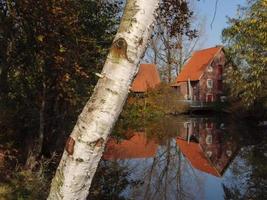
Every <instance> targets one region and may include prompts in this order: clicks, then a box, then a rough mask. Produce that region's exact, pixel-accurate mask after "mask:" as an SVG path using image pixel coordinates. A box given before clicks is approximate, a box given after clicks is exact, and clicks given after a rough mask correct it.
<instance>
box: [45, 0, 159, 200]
mask: <svg viewBox="0 0 267 200" xmlns="http://www.w3.org/2000/svg"><path fill="white" fill-rule="evenodd" d="M158 3H159V0H128V1H127V2H126V5H125V9H124V14H123V17H122V19H121V24H120V27H119V30H118V32H117V34H116V36H115V39H114V41H113V44H112V47H111V49H110V52H109V54H108V56H107V59H106V62H105V64H104V68H103V70H102V72H101V74H96V75H97V76H99V80H98V83H97V85H96V87H95V89H94V92H93V94H92V96H91V98H90V100H89V101H88V102H87V104H86V105H85V107H84V109H83V111H82V113H81V114H80V116H79V117H78V120H77V123H76V125H75V127H74V129H73V131H72V133H71V135H70V137H69V139H68V141H67V143H66V146H65V151H64V153H63V156H62V158H61V161H60V164H59V166H58V169H57V171H56V174H55V177H54V178H53V180H52V184H51V189H50V194H49V196H48V199H50V200H57V199H71V200H73V199H79V200H80V199H86V197H87V195H88V193H89V188H90V185H91V181H92V179H93V176H94V173H95V171H96V168H97V165H98V162H99V160H100V158H101V156H102V153H103V150H104V146H105V143H106V141H107V138H108V135H109V133H110V132H111V130H112V128H113V126H114V124H115V122H116V120H117V118H118V116H119V114H120V112H121V110H122V108H123V104H124V103H125V100H126V98H127V95H128V92H129V87H130V85H131V82H132V79H133V77H134V75H135V74H136V72H137V69H138V68H137V65H138V62H139V60H140V58H141V57H142V56H143V55H144V52H145V49H146V45H147V41H148V39H149V38H150V35H151V30H152V28H153V22H154V19H155V15H156V14H155V13H156V9H157V7H158Z"/></svg>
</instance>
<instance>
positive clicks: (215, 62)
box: [172, 46, 225, 102]
mask: <svg viewBox="0 0 267 200" xmlns="http://www.w3.org/2000/svg"><path fill="white" fill-rule="evenodd" d="M224 65H225V54H224V51H223V47H222V46H216V47H212V48H208V49H202V50H199V51H196V52H194V53H193V55H192V57H191V58H190V59H189V60H188V62H187V63H186V64H185V66H184V67H183V69H182V71H181V73H180V74H179V75H178V76H177V78H176V81H175V83H174V84H173V85H172V86H173V87H175V88H176V89H177V90H178V92H179V93H180V94H181V95H183V96H184V98H185V99H186V100H192V101H199V102H213V101H217V100H220V97H221V96H222V95H223V76H222V75H223V69H224Z"/></svg>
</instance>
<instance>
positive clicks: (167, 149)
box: [88, 116, 267, 200]
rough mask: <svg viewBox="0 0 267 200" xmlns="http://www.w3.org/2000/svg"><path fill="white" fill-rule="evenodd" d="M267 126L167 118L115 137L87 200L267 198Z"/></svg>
mask: <svg viewBox="0 0 267 200" xmlns="http://www.w3.org/2000/svg"><path fill="white" fill-rule="evenodd" d="M266 135H267V133H266V130H265V128H264V127H262V128H259V127H257V126H248V123H244V122H243V123H242V122H240V121H234V120H232V119H230V118H229V117H223V118H216V117H211V116H209V117H207V116H206V117H204V116H203V117H200V116H198V117H179V118H177V117H176V118H174V117H166V118H163V119H161V120H160V121H158V122H157V123H154V124H151V125H149V126H148V127H146V128H142V127H140V128H137V129H135V130H133V129H129V130H128V131H125V132H124V133H123V134H122V137H121V136H120V137H117V138H111V139H110V140H109V141H108V143H107V145H106V150H105V152H104V155H103V158H102V160H101V162H100V165H99V167H98V170H97V173H96V176H95V178H94V180H93V184H92V187H91V192H90V197H89V198H88V199H116V200H117V199H133V200H139V199H140V200H141V199H142V200H143V199H144V200H165V199H166V200H172V199H190V200H191V199H201V200H202V199H210V200H220V199H234V200H235V199H267V196H266V195H267V146H266V141H267V139H266Z"/></svg>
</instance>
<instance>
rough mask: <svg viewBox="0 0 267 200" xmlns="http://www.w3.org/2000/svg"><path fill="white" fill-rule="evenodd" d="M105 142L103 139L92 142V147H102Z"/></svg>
mask: <svg viewBox="0 0 267 200" xmlns="http://www.w3.org/2000/svg"><path fill="white" fill-rule="evenodd" d="M104 141H105V140H104V139H103V138H102V137H101V138H99V139H98V140H96V141H94V142H91V143H90V145H91V146H93V147H101V146H102V145H103V143H104Z"/></svg>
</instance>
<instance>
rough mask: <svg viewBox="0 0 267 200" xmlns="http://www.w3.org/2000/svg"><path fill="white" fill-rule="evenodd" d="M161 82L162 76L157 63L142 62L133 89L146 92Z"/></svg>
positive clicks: (133, 90) (136, 91)
mask: <svg viewBox="0 0 267 200" xmlns="http://www.w3.org/2000/svg"><path fill="white" fill-rule="evenodd" d="M159 84H160V76H159V72H158V70H157V66H156V65H155V64H140V67H139V71H138V73H137V75H136V77H135V78H134V80H133V83H132V86H131V91H132V92H135V93H144V92H146V91H147V90H148V89H153V88H155V87H156V86H157V85H159Z"/></svg>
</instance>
